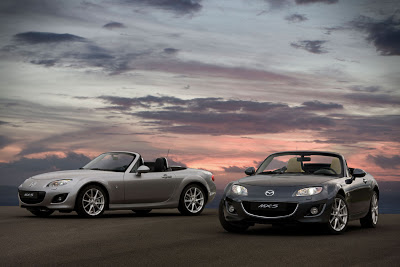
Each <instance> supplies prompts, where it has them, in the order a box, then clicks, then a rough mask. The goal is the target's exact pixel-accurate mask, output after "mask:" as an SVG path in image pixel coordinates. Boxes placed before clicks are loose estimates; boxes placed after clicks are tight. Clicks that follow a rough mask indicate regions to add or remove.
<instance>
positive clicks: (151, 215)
mask: <svg viewBox="0 0 400 267" xmlns="http://www.w3.org/2000/svg"><path fill="white" fill-rule="evenodd" d="M199 216H201V217H203V216H215V215H214V214H207V213H202V214H201V215H199ZM21 217H24V218H36V219H43V217H37V216H35V215H32V214H30V213H29V212H27V214H26V215H25V214H24V215H22V216H21ZM157 217H185V218H188V217H190V216H184V215H182V214H181V213H179V211H178V210H177V211H173V210H172V211H171V212H165V211H164V212H157V211H151V212H150V213H148V214H137V213H135V212H133V211H131V212H128V211H126V212H118V211H116V212H105V213H104V214H103V215H102V216H101V217H98V218H87V217H80V216H79V215H78V214H77V213H76V212H71V213H59V212H56V213H54V214H52V215H50V216H48V217H45V218H44V219H63V220H65V219H95V220H102V219H112V218H157ZM195 217H197V216H195Z"/></svg>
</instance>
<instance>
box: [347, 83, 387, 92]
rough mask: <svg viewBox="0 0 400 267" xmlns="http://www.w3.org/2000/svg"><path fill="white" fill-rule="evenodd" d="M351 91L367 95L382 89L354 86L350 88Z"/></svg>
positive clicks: (378, 87)
mask: <svg viewBox="0 0 400 267" xmlns="http://www.w3.org/2000/svg"><path fill="white" fill-rule="evenodd" d="M350 89H351V90H353V91H357V92H367V93H375V92H378V91H380V90H381V89H382V88H381V87H380V86H362V85H354V86H351V87H350Z"/></svg>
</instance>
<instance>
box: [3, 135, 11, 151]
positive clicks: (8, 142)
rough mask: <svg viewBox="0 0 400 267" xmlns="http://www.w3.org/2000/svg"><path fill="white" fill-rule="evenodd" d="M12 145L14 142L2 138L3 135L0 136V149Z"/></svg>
mask: <svg viewBox="0 0 400 267" xmlns="http://www.w3.org/2000/svg"><path fill="white" fill-rule="evenodd" d="M12 143H14V140H13V139H11V138H9V137H7V136H4V135H0V149H3V148H4V147H6V146H8V145H9V144H12Z"/></svg>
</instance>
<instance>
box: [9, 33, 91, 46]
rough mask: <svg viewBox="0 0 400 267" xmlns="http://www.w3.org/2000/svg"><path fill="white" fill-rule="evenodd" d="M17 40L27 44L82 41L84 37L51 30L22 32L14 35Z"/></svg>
mask: <svg viewBox="0 0 400 267" xmlns="http://www.w3.org/2000/svg"><path fill="white" fill-rule="evenodd" d="M14 38H15V39H16V40H17V41H18V42H23V43H28V44H42V43H61V42H83V41H85V40H86V39H85V38H83V37H80V36H76V35H72V34H68V33H63V34H59V33H52V32H23V33H18V34H16V35H14Z"/></svg>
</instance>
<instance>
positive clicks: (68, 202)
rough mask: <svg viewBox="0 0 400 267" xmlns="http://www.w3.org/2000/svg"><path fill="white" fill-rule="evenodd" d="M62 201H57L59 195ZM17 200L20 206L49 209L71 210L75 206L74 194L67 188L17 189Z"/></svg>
mask: <svg viewBox="0 0 400 267" xmlns="http://www.w3.org/2000/svg"><path fill="white" fill-rule="evenodd" d="M60 196H61V197H62V201H59V202H57V201H58V200H57V199H58V198H59V197H60ZM18 200H19V205H20V207H21V208H35V207H38V208H39V207H40V208H47V209H50V210H73V209H74V208H75V195H74V194H71V192H70V191H69V190H68V189H67V190H66V189H62V190H60V188H57V189H56V190H53V189H47V188H37V189H31V188H29V189H25V188H20V189H19V190H18Z"/></svg>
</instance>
